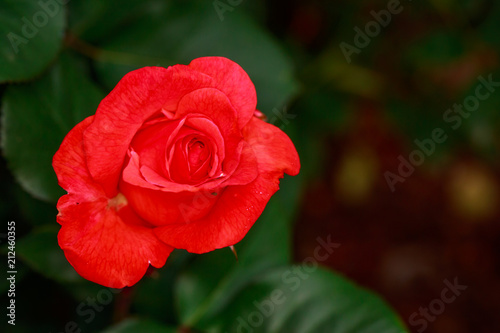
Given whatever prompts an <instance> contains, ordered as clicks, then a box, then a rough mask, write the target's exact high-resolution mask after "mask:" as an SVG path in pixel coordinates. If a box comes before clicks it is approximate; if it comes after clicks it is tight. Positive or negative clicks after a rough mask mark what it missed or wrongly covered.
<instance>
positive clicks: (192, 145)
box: [188, 138, 210, 170]
mask: <svg viewBox="0 0 500 333" xmlns="http://www.w3.org/2000/svg"><path fill="white" fill-rule="evenodd" d="M209 154H210V151H209V149H207V147H206V146H205V144H204V143H203V142H202V141H199V140H198V139H197V138H194V139H192V140H191V141H190V142H189V144H188V161H189V166H190V169H191V170H197V169H198V168H199V167H200V166H201V165H202V164H203V162H205V161H206V160H207V158H208V156H209Z"/></svg>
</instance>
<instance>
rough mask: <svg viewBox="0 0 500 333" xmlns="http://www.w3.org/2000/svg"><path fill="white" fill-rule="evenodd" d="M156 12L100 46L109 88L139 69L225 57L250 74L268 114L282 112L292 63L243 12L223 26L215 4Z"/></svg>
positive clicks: (292, 88)
mask: <svg viewBox="0 0 500 333" xmlns="http://www.w3.org/2000/svg"><path fill="white" fill-rule="evenodd" d="M157 7H158V8H157V10H156V11H155V13H154V14H153V15H150V16H147V17H142V18H140V19H137V20H133V21H132V22H127V25H126V26H124V27H123V28H122V29H121V30H120V31H119V32H117V33H116V34H114V35H113V36H112V37H111V38H110V39H109V41H107V42H106V43H102V45H99V46H100V47H101V48H102V49H103V50H104V52H101V53H99V55H97V60H98V63H97V64H96V69H97V73H98V75H99V78H100V79H101V80H102V81H103V82H104V83H105V84H106V85H107V86H108V87H109V88H112V87H114V85H115V84H116V83H117V82H118V81H119V80H120V79H121V78H122V77H123V75H125V74H126V73H127V72H129V71H131V70H133V69H137V68H139V67H143V66H152V65H155V66H158V65H159V66H169V65H174V64H177V63H180V64H188V63H189V62H191V60H192V59H194V58H198V57H202V56H224V57H227V58H230V59H232V60H234V61H236V62H237V63H238V64H240V65H241V66H242V67H243V69H245V71H247V73H248V74H249V76H250V78H251V79H252V81H253V82H254V84H255V86H256V89H257V98H258V107H259V109H260V110H262V111H263V112H265V113H268V114H269V113H271V111H272V110H273V108H275V107H281V106H282V105H283V104H284V103H286V101H287V100H288V99H289V98H290V97H291V96H292V95H293V94H294V93H295V92H296V90H297V83H296V81H295V80H294V78H293V75H292V64H291V61H290V59H289V58H288V57H287V56H286V55H285V53H284V52H283V51H282V50H281V49H280V48H279V46H278V45H277V43H276V42H275V41H274V40H273V39H272V38H271V37H270V36H269V35H268V34H266V32H265V31H264V30H262V29H261V28H260V27H259V26H258V25H257V24H255V23H254V22H253V21H252V20H251V19H250V18H249V17H248V16H246V15H245V13H244V9H243V8H239V7H238V8H235V9H234V10H233V11H228V12H225V14H224V16H223V18H224V19H223V20H222V21H221V20H220V17H219V15H218V13H217V11H216V10H215V9H214V6H213V3H212V2H207V1H194V2H189V3H187V2H185V1H174V2H172V3H168V4H158V5H157ZM89 29H90V27H89ZM82 34H84V32H82Z"/></svg>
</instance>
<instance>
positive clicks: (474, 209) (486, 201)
mask: <svg viewBox="0 0 500 333" xmlns="http://www.w3.org/2000/svg"><path fill="white" fill-rule="evenodd" d="M448 192H449V200H450V204H451V208H452V210H453V211H454V212H455V213H456V214H458V215H461V216H463V217H465V218H469V219H473V220H480V219H484V218H488V217H490V216H491V215H492V214H494V213H495V210H496V209H497V207H498V202H499V201H498V195H499V193H498V183H497V181H496V179H495V177H494V176H493V175H492V174H491V173H490V172H489V171H488V170H486V169H484V168H483V167H481V166H478V165H461V166H458V167H457V168H456V169H455V170H454V171H453V172H452V174H451V179H450V182H449V184H448Z"/></svg>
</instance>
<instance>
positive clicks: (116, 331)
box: [102, 318, 177, 333]
mask: <svg viewBox="0 0 500 333" xmlns="http://www.w3.org/2000/svg"><path fill="white" fill-rule="evenodd" d="M137 332H141V333H176V332H177V330H176V329H175V328H173V327H166V326H164V325H162V324H160V323H157V322H154V321H151V320H145V319H137V318H131V319H127V320H124V321H122V322H121V323H119V324H117V325H114V326H112V327H110V328H108V329H106V330H104V331H102V333H137Z"/></svg>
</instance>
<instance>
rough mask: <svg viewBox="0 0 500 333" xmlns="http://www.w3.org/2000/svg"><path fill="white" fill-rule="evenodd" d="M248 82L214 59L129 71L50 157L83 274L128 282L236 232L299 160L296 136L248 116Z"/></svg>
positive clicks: (63, 239)
mask: <svg viewBox="0 0 500 333" xmlns="http://www.w3.org/2000/svg"><path fill="white" fill-rule="evenodd" d="M255 107H256V94H255V88H254V86H253V84H252V82H251V81H250V79H249V77H248V76H247V74H246V73H245V72H244V71H243V69H242V68H241V67H240V66H238V65H237V64H236V63H234V62H232V61H230V60H228V59H226V58H219V57H207V58H199V59H195V60H193V62H191V64H189V66H184V65H176V66H172V67H169V68H162V67H145V68H141V69H138V70H136V71H133V72H131V73H129V74H127V75H126V76H125V77H124V78H123V79H122V80H121V81H120V82H119V83H118V84H117V86H116V87H115V89H113V91H111V93H110V94H109V95H108V96H107V97H106V98H104V99H103V101H102V102H101V104H100V105H99V107H98V109H97V112H96V114H95V115H94V116H91V117H88V118H87V119H85V120H83V121H82V122H81V123H79V124H78V125H76V126H75V128H73V129H72V130H71V131H70V132H69V133H68V135H67V136H66V138H65V139H64V141H63V143H62V144H61V147H60V148H59V150H58V151H57V153H56V154H55V156H54V160H53V166H54V170H55V172H56V174H57V177H58V180H59V184H60V185H61V187H63V188H64V189H65V190H66V191H67V192H68V194H67V195H64V196H63V197H61V198H60V199H59V202H58V204H57V208H58V210H59V214H58V216H57V221H58V222H59V223H60V224H61V226H62V227H61V230H60V231H59V235H58V239H59V245H60V246H61V248H62V249H63V250H64V253H65V255H66V258H67V259H68V261H69V262H70V263H71V264H72V265H73V267H74V268H75V269H76V271H77V272H78V273H80V274H81V275H82V276H83V277H85V278H86V279H89V280H91V281H94V282H96V283H99V284H102V285H105V286H108V287H113V288H122V287H124V286H130V285H133V284H135V283H136V282H137V281H138V280H139V279H140V278H141V277H142V276H143V275H144V273H145V272H146V270H147V268H148V266H149V265H150V264H151V265H153V266H154V267H161V266H163V265H164V264H165V261H166V259H167V257H168V255H169V254H170V252H171V251H172V249H173V248H179V249H186V250H187V251H189V252H194V253H204V252H208V251H212V250H214V249H218V248H222V247H226V246H230V245H233V244H235V243H237V242H239V241H240V240H241V239H242V238H243V237H244V236H245V234H246V233H247V232H248V230H249V229H250V228H251V226H252V225H253V224H254V222H255V221H256V220H257V218H258V217H259V216H260V214H261V213H262V211H263V209H264V207H265V205H266V204H267V202H268V201H269V198H270V197H271V196H272V195H273V194H274V193H275V192H276V191H277V190H278V184H279V179H280V178H282V177H283V173H284V172H286V173H287V174H290V175H296V174H297V173H298V172H299V168H300V162H299V158H298V155H297V152H296V150H295V147H294V146H293V144H292V142H291V141H290V139H289V138H288V136H287V135H286V134H284V133H283V132H282V131H281V130H279V129H278V128H277V127H275V126H273V125H270V124H268V123H265V122H264V121H262V120H260V119H258V117H257V116H254V114H256V113H257V114H258V111H256V109H255Z"/></svg>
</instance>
